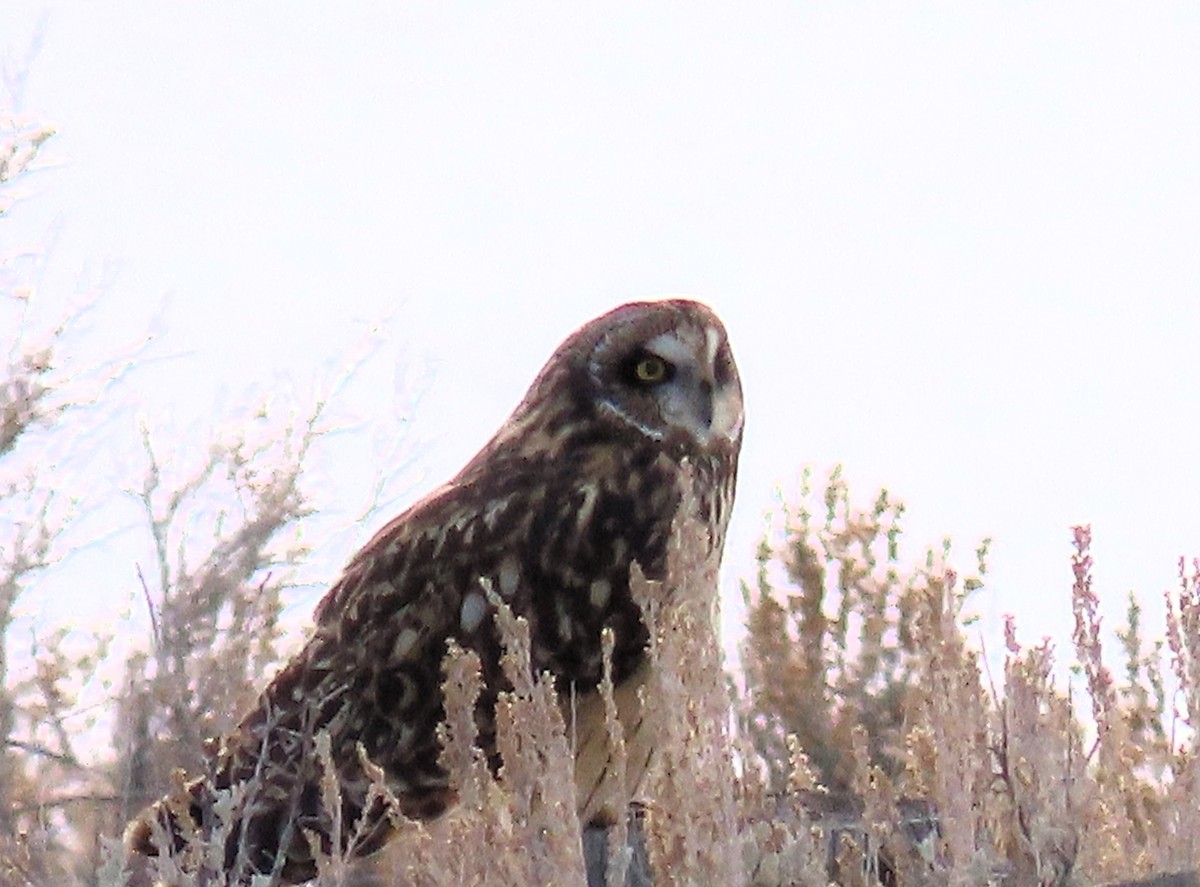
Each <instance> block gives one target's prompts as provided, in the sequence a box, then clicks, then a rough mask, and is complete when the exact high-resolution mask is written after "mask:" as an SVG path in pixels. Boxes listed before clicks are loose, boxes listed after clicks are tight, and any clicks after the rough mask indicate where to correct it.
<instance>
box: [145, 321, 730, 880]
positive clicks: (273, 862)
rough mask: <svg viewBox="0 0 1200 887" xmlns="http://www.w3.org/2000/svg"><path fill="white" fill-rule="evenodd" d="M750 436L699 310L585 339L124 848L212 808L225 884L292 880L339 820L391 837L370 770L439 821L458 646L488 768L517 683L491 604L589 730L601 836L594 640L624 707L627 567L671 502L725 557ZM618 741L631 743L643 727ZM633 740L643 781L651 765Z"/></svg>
mask: <svg viewBox="0 0 1200 887" xmlns="http://www.w3.org/2000/svg"><path fill="white" fill-rule="evenodd" d="M742 424H743V408H742V391H741V383H740V381H739V378H738V371H737V367H736V365H735V364H734V359H733V354H732V352H731V350H730V346H729V341H728V339H727V338H726V334H725V330H724V327H723V326H722V324H721V322H720V321H719V320H718V319H717V317H716V315H715V314H713V312H712V311H711V310H710V309H708V308H707V307H705V306H703V305H700V304H698V303H696V302H692V301H686V300H670V301H656V302H635V303H630V304H627V305H622V306H621V307H619V308H616V309H615V310H613V311H611V312H609V313H607V314H605V315H603V316H602V317H599V318H597V319H596V320H593V321H592V322H590V323H588V324H586V325H585V326H583V327H582V328H581V329H579V330H578V331H576V332H575V333H574V334H573V335H571V336H570V337H569V338H567V340H566V341H565V342H563V344H562V345H561V346H560V347H559V348H558V350H557V351H555V353H554V355H553V356H552V357H551V358H550V360H549V362H548V363H547V364H546V365H545V367H544V368H543V369H542V370H541V372H540V373H539V374H538V376H537V378H536V379H535V380H534V382H533V384H532V386H531V387H530V389H529V391H528V393H527V394H526V395H525V397H524V399H523V400H522V401H521V402H520V404H519V405H518V406H517V408H516V410H515V411H514V412H513V413H512V415H511V416H510V417H509V418H508V420H507V421H506V422H505V423H504V425H503V426H501V428H500V430H499V431H498V432H497V433H496V435H495V436H494V437H493V438H492V439H491V440H490V441H489V442H488V443H487V444H486V445H485V446H484V447H483V449H482V450H481V451H480V452H479V453H478V454H477V455H476V456H475V457H474V458H473V459H472V460H471V461H470V462H469V463H468V464H467V466H466V467H465V468H463V469H462V471H460V472H459V473H458V475H457V476H455V477H454V478H453V479H452V480H450V481H449V482H448V483H446V484H444V485H443V486H441V487H440V488H438V489H436V490H435V491H434V492H433V493H431V494H430V495H429V496H427V497H426V498H424V499H423V500H421V501H419V502H418V503H417V504H415V505H413V506H412V507H411V508H409V509H408V510H407V511H405V512H403V513H402V514H400V515H399V516H398V517H396V518H395V519H393V520H392V521H391V522H390V523H389V524H387V525H386V526H385V527H384V528H383V529H382V530H380V531H379V533H378V534H376V536H375V537H374V538H373V539H372V540H371V541H370V542H369V543H367V545H366V546H365V547H364V548H363V549H362V550H361V551H359V552H358V553H357V554H355V555H354V556H353V558H351V560H350V562H349V564H348V565H347V566H346V568H345V570H344V572H343V573H342V575H341V577H340V578H339V579H338V581H337V583H336V584H335V585H334V586H333V587H332V588H331V589H330V590H329V592H328V593H327V595H326V596H325V597H324V599H323V600H322V601H321V602H320V604H319V605H318V606H317V609H316V612H315V623H316V624H315V628H314V630H313V632H312V634H311V637H310V639H309V640H308V642H307V643H306V644H305V646H304V647H303V649H302V650H301V651H300V652H299V653H298V654H297V655H296V656H295V658H294V659H292V660H291V661H290V662H289V663H288V664H287V665H286V666H285V667H284V668H283V669H282V670H281V671H280V672H279V673H278V674H277V675H276V677H275V678H274V680H273V681H271V683H270V685H269V686H268V687H267V688H266V690H265V691H264V692H263V693H262V695H261V697H260V698H259V700H258V703H257V705H256V706H255V707H254V708H253V709H252V710H251V711H250V712H249V713H248V714H246V715H245V717H244V718H243V719H242V721H241V722H240V724H239V725H238V726H237V727H236V728H235V729H234V730H233V731H232V732H231V733H230V734H229V735H227V736H225V737H224V738H223V740H221V741H220V742H219V743H216V747H215V750H214V752H213V755H212V758H211V761H210V763H209V766H208V770H207V772H206V773H205V774H203V775H202V776H200V777H199V778H197V779H194V780H193V781H191V782H189V783H187V784H186V785H184V786H182V787H181V790H180V792H177V793H176V795H175V796H170V797H168V798H165V799H163V800H162V801H159V802H158V803H156V804H155V805H152V806H151V807H150V808H148V809H147V810H146V811H144V812H143V813H142V814H141V815H140V816H139V817H138V818H137V819H135V820H134V821H133V822H132V823H131V824H130V826H129V827H128V829H127V830H126V842H127V845H128V847H129V849H130V850H131V851H132V852H135V853H138V854H141V855H145V856H153V855H157V854H159V853H163V852H169V853H173V854H176V855H179V854H181V853H182V851H184V850H185V849H186V845H187V843H188V841H189V840H193V839H194V836H196V835H203V834H205V833H206V830H209V831H210V830H211V823H212V821H213V810H214V805H215V804H216V803H217V798H218V797H224V798H225V799H226V800H225V806H224V807H223V808H222V809H223V815H224V816H225V825H226V828H225V834H226V843H225V847H224V852H225V864H226V867H227V871H230V870H232V869H234V868H235V867H236V868H238V869H239V872H240V873H238V874H235V875H234V876H233V878H232V879H231V880H235V881H237V880H241V881H243V882H248V881H249V879H250V875H252V874H255V873H271V872H274V873H275V874H276V875H277V876H281V878H282V880H283V881H285V882H288V883H297V882H299V881H302V880H306V879H308V878H311V877H313V876H314V874H315V871H316V869H315V863H314V860H313V850H312V846H311V843H310V841H309V840H308V837H307V836H306V834H305V833H306V832H308V833H311V834H316V835H318V836H322V838H323V840H325V842H326V844H327V845H331V844H332V841H331V840H330V835H329V832H330V831H331V829H332V828H333V823H334V822H335V821H337V822H340V823H342V824H343V828H344V829H346V830H349V829H350V828H352V827H353V828H355V835H356V838H357V843H355V844H354V845H353V848H352V849H353V851H354V852H355V853H358V854H364V855H365V854H367V853H370V852H373V851H375V850H377V849H379V847H381V846H382V845H383V844H384V843H385V842H386V840H387V837H388V833H389V828H390V826H389V822H390V820H389V818H388V817H387V815H386V811H385V810H384V809H383V808H382V802H381V801H380V800H379V799H378V793H375V794H372V793H371V792H370V791H369V787H370V783H371V777H370V776H369V775H368V772H367V771H368V770H371V771H373V772H374V774H375V776H376V777H377V776H378V773H379V772H380V770H381V771H382V773H383V774H384V777H385V779H386V785H387V787H388V788H389V789H390V792H391V794H392V795H393V796H394V799H396V800H398V802H399V806H400V810H401V812H402V813H403V814H404V815H406V816H408V817H410V818H415V819H430V818H433V817H437V816H438V815H440V814H441V813H442V812H443V811H445V810H446V809H447V808H448V807H449V806H450V805H452V804H453V803H454V800H455V798H454V792H453V788H452V786H451V781H450V779H449V775H448V774H447V773H446V771H445V770H444V769H443V768H442V767H441V766H440V764H439V752H440V744H439V740H438V731H437V727H438V724H439V723H441V722H442V721H443V720H444V717H445V711H444V704H443V694H442V665H443V661H444V659H445V656H446V653H447V646H448V644H450V643H451V642H455V643H457V644H458V645H459V646H461V647H463V648H465V649H468V650H473V651H475V652H476V653H477V654H478V656H479V658H480V662H481V672H482V679H483V686H484V689H483V692H482V694H481V695H480V698H479V701H478V705H477V710H476V713H475V714H476V721H477V722H478V725H479V731H478V743H479V745H480V746H481V748H482V750H483V752H484V753H485V755H487V756H488V758H489V761H490V763H491V764H492V766H493V767H497V766H499V764H500V761H499V760H498V755H497V753H496V748H495V745H496V742H495V737H496V730H495V713H494V709H495V703H496V700H497V696H498V694H499V693H501V692H503V691H504V690H505V689H507V688H508V687H507V685H506V683H505V678H504V675H503V671H502V669H501V664H500V655H501V640H500V637H499V632H498V629H497V625H496V621H495V619H494V614H495V610H496V604H497V602H498V601H503V602H504V603H506V604H507V605H508V606H509V607H510V608H511V609H512V611H513V612H514V613H515V614H516V615H517V616H520V617H523V618H524V619H525V620H527V622H528V625H529V631H530V637H531V665H532V667H533V669H534V670H535V671H536V672H538V673H542V672H549V673H550V674H552V675H553V676H554V678H555V686H556V688H557V691H558V693H559V694H560V698H561V700H562V704H563V706H564V710H565V707H566V706H567V705H568V701H569V703H570V704H571V706H572V712H575V713H576V716H577V717H579V718H582V719H583V720H584V721H585V722H583V723H579V724H578V727H577V736H578V744H577V749H576V782H577V786H576V787H577V797H578V799H579V800H578V803H579V813H580V816H581V821H583V822H584V823H585V824H587V823H601V824H604V821H605V820H606V819H611V818H612V817H613V816H615V815H618V814H619V812H623V811H612V810H608V809H605V808H604V801H603V796H604V795H605V793H604V792H602V791H600V790H599V782H600V780H601V779H602V778H603V777H604V771H605V766H604V764H605V762H604V761H603V760H596V755H597V754H600V752H598V751H597V749H601V748H607V747H608V746H607V744H606V743H604V742H599V741H597V740H596V737H597V736H598V735H600V733H601V732H602V731H603V729H604V727H603V723H602V719H603V706H602V705H598V704H594V700H595V699H596V698H598V695H599V694H598V686H599V684H600V682H601V680H602V678H603V675H604V655H603V653H602V645H601V634H602V632H603V631H604V630H605V629H610V630H611V631H612V634H613V638H614V641H615V645H614V648H613V652H612V654H611V659H610V663H611V669H612V678H613V682H614V685H615V687H616V692H617V695H618V696H623V697H625V698H628V697H629V696H630V693H631V691H633V690H635V689H636V685H637V682H638V681H639V680H643V679H644V677H645V671H646V669H645V663H646V661H647V643H648V641H649V636H648V632H647V629H646V626H645V624H644V621H643V616H642V611H641V608H640V607H639V606H638V604H637V603H636V602H635V600H634V598H633V595H632V594H631V590H630V569H631V566H632V565H633V564H635V563H636V564H638V565H639V566H640V568H641V570H642V572H643V573H644V574H645V575H646V576H647V577H648V578H650V579H661V578H663V576H664V573H665V570H666V557H667V549H668V542H669V540H670V534H671V527H672V521H673V519H674V518H675V517H676V512H677V511H679V510H680V506H681V503H683V502H688V503H691V506H690V507H691V508H692V509H694V511H695V512H696V513H695V515H694V516H695V517H696V518H698V520H699V521H700V523H701V525H702V526H705V527H707V530H708V534H709V544H710V546H711V550H712V551H713V552H715V553H716V556H719V552H720V550H721V547H722V546H723V543H724V536H725V528H726V524H727V522H728V520H729V512H730V508H731V506H732V503H733V495H734V485H735V479H736V473H737V461H738V452H739V449H740V446H741V439H742ZM589 700H592V701H593V702H592V703H591V704H589ZM589 720H590V721H591V723H587V722H586V721H589ZM598 720H599V721H600V722H599V723H597V721H598ZM624 726H625V728H626V731H627V734H631V733H632V734H636V724H626V725H624ZM322 732H323V733H325V734H327V735H328V737H329V740H330V747H331V749H332V759H333V763H334V769H335V770H336V776H337V780H338V786H339V789H340V797H341V804H342V810H341V811H340V816H337V817H335V816H333V815H331V812H330V811H329V810H327V809H326V808H325V803H326V800H327V799H326V798H325V797H324V795H323V794H322V788H321V781H322V769H321V766H320V758H319V756H318V755H317V753H316V750H315V749H316V742H315V737H316V736H317V734H319V733H322ZM631 739H632V741H631V742H630V746H629V747H630V748H632V749H633V755H632V756H631V758H630V771H631V773H632V777H631V779H632V781H633V782H635V783H636V779H637V777H638V775H639V774H641V773H643V772H644V770H645V766H646V764H647V760H648V756H649V750H648V749H645V748H643V747H640V746H639V745H638V743H637V741H636V739H637V737H636V735H632V736H631ZM364 757H365V758H367V759H368V760H369V761H370V762H371V763H372V764H374V765H377V768H376V767H372V766H370V765H369V764H365V763H364V760H363V759H364ZM226 790H233V791H232V792H230V791H226ZM218 793H221V794H220V795H219V794H218ZM180 795H182V796H180ZM231 796H233V797H237V798H238V800H237V801H236V802H235V803H234V804H233V805H232V807H231V806H230V805H229V802H228V799H229V798H230V797H231ZM231 810H232V812H230V811H231ZM230 818H232V823H230V822H229V819H230ZM364 835H366V836H367V837H366V838H365V839H364V837H363V836H364ZM189 836H191V837H189ZM348 838H349V835H348V834H347V835H344V836H343V843H341V844H339V846H347V844H346V843H345V841H347V840H348ZM156 842H161V843H164V844H170V846H166V847H162V846H158V844H157V843H156Z"/></svg>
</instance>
